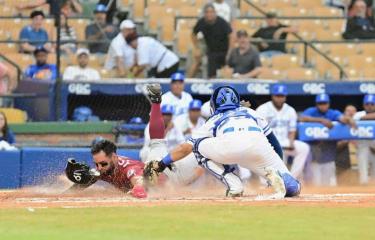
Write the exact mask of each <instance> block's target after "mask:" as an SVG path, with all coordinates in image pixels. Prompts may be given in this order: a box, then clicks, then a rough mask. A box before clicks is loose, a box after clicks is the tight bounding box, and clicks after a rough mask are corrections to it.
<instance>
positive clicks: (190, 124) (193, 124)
mask: <svg viewBox="0 0 375 240" xmlns="http://www.w3.org/2000/svg"><path fill="white" fill-rule="evenodd" d="M201 107H202V101H201V100H193V101H191V102H190V104H189V112H188V116H186V115H180V116H178V117H176V118H175V119H174V123H175V125H176V126H177V127H178V128H179V129H180V130H181V131H182V132H183V134H184V136H185V139H189V138H190V137H191V135H192V134H194V132H195V131H196V130H197V129H199V128H200V127H201V126H203V125H204V123H205V122H206V120H205V119H204V118H203V117H201Z"/></svg>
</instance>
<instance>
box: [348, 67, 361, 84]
mask: <svg viewBox="0 0 375 240" xmlns="http://www.w3.org/2000/svg"><path fill="white" fill-rule="evenodd" d="M345 73H346V75H347V77H348V80H349V81H358V80H361V79H362V73H361V71H359V70H358V69H354V68H346V69H345Z"/></svg>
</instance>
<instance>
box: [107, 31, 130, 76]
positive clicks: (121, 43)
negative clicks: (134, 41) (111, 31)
mask: <svg viewBox="0 0 375 240" xmlns="http://www.w3.org/2000/svg"><path fill="white" fill-rule="evenodd" d="M117 57H120V58H122V60H123V62H124V66H125V67H126V68H131V67H132V66H133V65H134V64H135V50H134V49H133V48H132V47H130V46H129V45H128V44H127V43H126V41H125V39H124V36H123V35H122V33H119V34H117V36H116V37H115V38H114V39H113V40H112V42H111V45H110V46H109V49H108V54H107V59H106V62H105V65H104V67H105V69H108V70H111V69H113V68H115V67H116V58H117Z"/></svg>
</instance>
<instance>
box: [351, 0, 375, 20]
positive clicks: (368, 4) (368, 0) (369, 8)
mask: <svg viewBox="0 0 375 240" xmlns="http://www.w3.org/2000/svg"><path fill="white" fill-rule="evenodd" d="M356 1H357V0H345V3H346V7H347V10H348V11H347V12H348V17H354V16H355V12H356V8H355V2H356ZM348 2H349V3H348ZM364 2H365V3H366V7H367V9H366V16H367V17H370V16H372V6H373V0H364Z"/></svg>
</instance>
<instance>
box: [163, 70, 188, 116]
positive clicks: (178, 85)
mask: <svg viewBox="0 0 375 240" xmlns="http://www.w3.org/2000/svg"><path fill="white" fill-rule="evenodd" d="M184 81H185V75H184V74H183V73H179V72H177V73H174V74H172V76H171V84H170V86H171V90H170V91H168V92H166V93H165V94H163V96H162V105H165V104H168V105H172V106H173V108H174V116H175V117H177V116H180V115H185V116H186V113H187V111H188V109H189V104H190V102H191V101H192V100H193V97H192V96H191V95H190V94H189V93H187V92H185V91H184V88H185V84H184Z"/></svg>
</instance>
